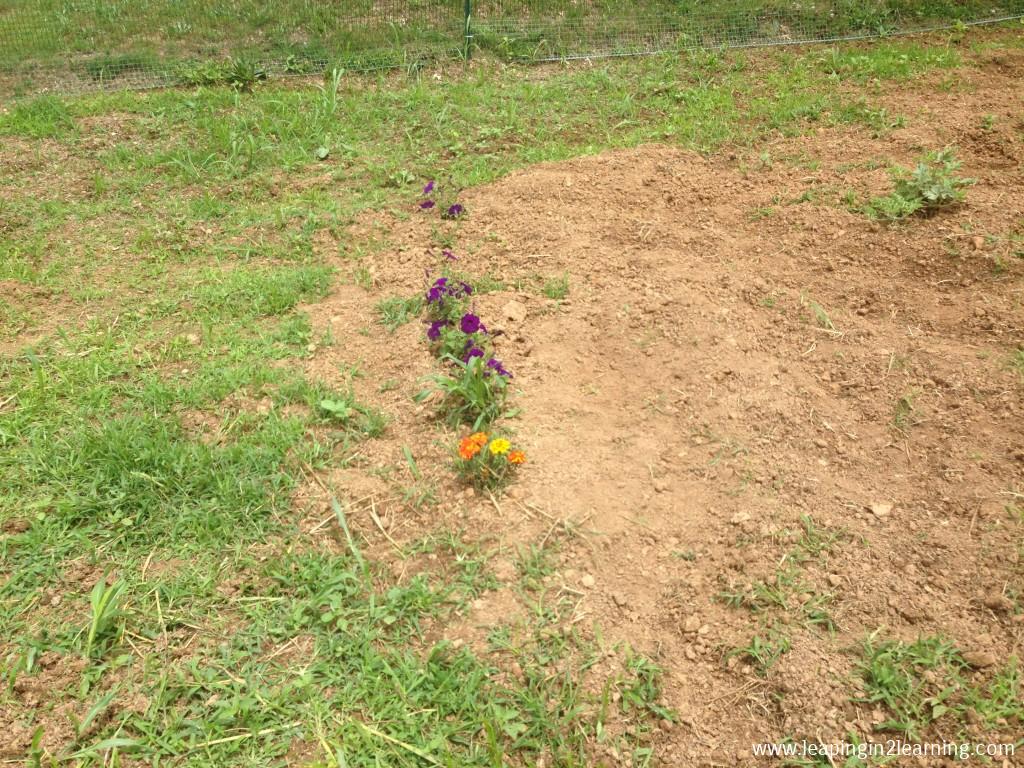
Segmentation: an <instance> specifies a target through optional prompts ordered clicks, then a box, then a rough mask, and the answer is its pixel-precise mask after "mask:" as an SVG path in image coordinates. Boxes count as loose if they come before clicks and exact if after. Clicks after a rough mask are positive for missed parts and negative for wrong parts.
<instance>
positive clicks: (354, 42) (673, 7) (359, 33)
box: [0, 0, 1024, 93]
mask: <svg viewBox="0 0 1024 768" xmlns="http://www.w3.org/2000/svg"><path fill="white" fill-rule="evenodd" d="M1022 18H1024V0H918V1H916V2H915V0H769V2H758V1H757V0H646V1H643V2H621V1H620V0H469V2H467V0H334V1H331V0H0V92H13V93H38V92H41V91H56V92H74V91H81V90H92V89H100V88H143V87H153V86H162V85H174V84H183V85H201V84H213V83H234V84H236V85H239V86H241V87H244V86H245V85H246V84H249V83H252V82H254V81H255V80H258V79H261V78H263V77H268V76H273V75H281V74H312V73H316V72H320V71H323V70H326V69H332V68H340V69H346V70H372V69H382V68H394V67H407V68H410V69H414V68H419V67H423V66H425V65H427V64H429V63H430V62H432V61H435V60H438V59H452V58H456V57H464V56H493V57H499V58H502V59H508V60H515V61H548V60H558V59H568V58H581V57H591V56H594V57H596V56H620V55H632V54H644V53H656V52H663V51H672V50H688V49H694V48H702V47H703V48H718V47H742V46H757V45H787V44H795V43H812V42H823V41H835V40H845V39H859V38H866V37H879V36H885V35H895V34H904V33H911V32H918V31H926V30H934V29H942V28H948V27H953V26H956V25H961V24H963V25H973V24H985V23H994V22H999V21H1010V20H1018V19H1022Z"/></svg>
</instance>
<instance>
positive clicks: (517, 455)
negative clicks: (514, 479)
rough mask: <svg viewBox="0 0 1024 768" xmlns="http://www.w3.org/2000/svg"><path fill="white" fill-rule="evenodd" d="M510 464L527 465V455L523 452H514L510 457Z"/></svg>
mask: <svg viewBox="0 0 1024 768" xmlns="http://www.w3.org/2000/svg"><path fill="white" fill-rule="evenodd" d="M508 463H509V464H525V463H526V454H525V453H523V452H522V451H512V452H511V453H510V454H509V455H508Z"/></svg>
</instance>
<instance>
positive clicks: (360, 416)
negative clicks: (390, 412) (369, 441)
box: [317, 390, 388, 437]
mask: <svg viewBox="0 0 1024 768" xmlns="http://www.w3.org/2000/svg"><path fill="white" fill-rule="evenodd" d="M317 407H318V408H319V410H320V412H321V414H323V417H324V419H325V420H327V421H329V422H333V423H338V424H341V425H342V426H343V427H345V429H347V430H352V431H354V432H357V433H359V434H361V435H364V436H365V437H380V436H381V435H382V434H384V431H385V430H386V429H387V426H388V416H387V414H386V413H384V412H383V411H381V410H379V409H377V408H373V407H371V406H367V405H364V404H363V403H360V402H358V401H357V400H356V397H355V394H354V393H353V392H352V391H351V390H349V391H348V392H345V393H341V394H334V395H331V396H329V397H324V398H323V399H321V400H320V401H319V402H318V403H317Z"/></svg>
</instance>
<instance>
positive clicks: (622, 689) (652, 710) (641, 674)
mask: <svg viewBox="0 0 1024 768" xmlns="http://www.w3.org/2000/svg"><path fill="white" fill-rule="evenodd" d="M626 673H627V676H626V677H625V678H624V679H623V680H622V681H621V682H620V684H619V686H618V687H619V693H620V694H621V698H620V699H619V707H620V708H621V709H622V711H623V713H625V714H629V713H630V712H632V711H633V710H639V711H641V712H644V713H649V714H652V715H654V716H655V717H657V718H658V719H660V720H668V721H669V722H672V721H673V720H674V719H675V718H674V716H673V713H672V712H671V711H670V710H669V709H667V708H666V707H665V706H664V705H663V704H661V703H660V702H661V697H662V689H661V678H662V674H663V672H662V669H661V667H659V666H658V665H657V664H655V663H654V662H653V661H651V660H650V659H648V658H646V657H644V656H641V655H639V654H634V653H627V654H626Z"/></svg>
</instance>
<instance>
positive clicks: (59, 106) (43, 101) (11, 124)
mask: <svg viewBox="0 0 1024 768" xmlns="http://www.w3.org/2000/svg"><path fill="white" fill-rule="evenodd" d="M75 132H76V124H75V120H74V118H73V117H72V115H71V111H70V110H69V109H68V107H67V104H66V103H65V102H64V101H63V100H62V99H60V98H58V97H56V96H41V97H39V98H37V99H32V100H31V101H19V102H15V104H14V105H13V106H12V108H11V110H10V111H9V112H6V113H4V114H0V136H26V137H28V138H32V139H66V138H69V137H71V136H73V135H74V134H75Z"/></svg>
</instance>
